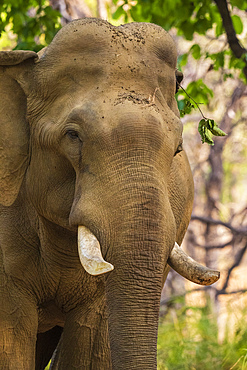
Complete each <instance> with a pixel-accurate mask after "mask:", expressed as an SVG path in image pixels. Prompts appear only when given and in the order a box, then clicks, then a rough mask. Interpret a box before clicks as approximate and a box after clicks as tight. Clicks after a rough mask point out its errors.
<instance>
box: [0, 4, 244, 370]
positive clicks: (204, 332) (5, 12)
mask: <svg viewBox="0 0 247 370" xmlns="http://www.w3.org/2000/svg"><path fill="white" fill-rule="evenodd" d="M83 17H100V18H103V19H107V20H108V21H109V22H111V23H113V24H114V25H119V24H122V23H126V22H133V21H137V22H152V23H156V24H158V25H160V26H161V27H163V28H164V29H166V30H167V31H169V32H170V34H171V35H172V36H173V37H174V39H175V42H176V44H177V48H178V54H179V57H178V68H179V69H180V70H181V71H182V72H183V74H184V80H183V82H182V87H183V89H185V90H186V92H187V94H188V95H189V96H190V97H191V98H192V99H190V98H188V95H187V94H186V92H185V91H184V90H183V89H180V90H179V92H178V93H177V101H178V106H179V109H180V112H181V117H182V122H183V124H184V147H185V149H186V152H187V154H188V157H189V160H190V164H191V168H192V172H193V176H194V182H195V201H194V209H193V214H192V218H191V223H190V226H189V229H188V232H187V235H186V238H185V240H184V243H183V248H185V249H187V251H188V252H189V254H190V255H191V256H192V257H193V258H195V259H196V260H198V261H200V262H201V263H204V264H206V265H208V266H209V267H212V268H216V269H219V270H220V272H221V279H220V281H219V282H218V283H216V284H214V286H212V287H207V288H200V287H197V286H196V285H195V284H193V283H188V282H185V281H184V280H183V278H181V277H180V276H178V275H177V274H176V273H175V272H174V271H171V272H170V273H169V275H168V279H167V282H166V285H165V288H164V290H163V292H162V297H161V310H160V316H161V319H160V330H159V340H158V364H159V365H158V366H159V367H158V368H159V369H172V370H174V369H188V370H189V369H190V370H191V369H196V370H199V369H203V370H204V369H247V321H246V310H247V294H246V291H247V274H246V266H247V254H246V249H247V163H246V154H247V130H246V128H247V124H246V122H247V87H246V81H247V50H246V48H245V46H246V47H247V1H245V0H232V1H226V0H215V1H209V0H205V1H200V0H195V1H191V0H98V1H96V0H84V1H83V0H50V1H48V0H5V1H4V3H2V2H1V3H0V50H11V49H29V50H34V51H39V50H40V49H42V48H43V47H44V46H46V45H47V44H49V43H50V42H51V40H52V38H53V36H54V35H55V33H56V32H57V31H58V30H59V29H60V28H61V27H62V26H63V25H65V24H66V23H68V22H70V21H71V20H73V19H76V18H83ZM196 103H197V104H196ZM197 105H198V106H199V108H200V110H201V111H202V112H203V115H204V116H205V117H209V118H210V119H213V120H215V122H217V123H218V125H219V127H220V128H221V129H222V130H224V131H225V132H226V133H227V136H224V137H214V138H213V140H214V145H207V144H202V142H201V137H200V135H199V133H198V123H199V121H200V120H201V119H202V115H201V112H200V110H199V109H198V106H197Z"/></svg>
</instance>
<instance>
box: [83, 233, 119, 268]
mask: <svg viewBox="0 0 247 370" xmlns="http://www.w3.org/2000/svg"><path fill="white" fill-rule="evenodd" d="M78 252H79V257H80V261H81V264H82V266H83V267H84V269H85V270H86V271H87V272H88V273H89V274H90V275H100V274H104V273H106V272H108V271H112V270H113V269H114V267H113V265H112V264H111V263H109V262H106V261H105V260H104V259H103V257H102V254H101V248H100V244H99V241H98V240H97V238H96V237H95V236H94V235H93V234H92V233H91V231H90V230H89V229H87V228H86V227H85V226H78Z"/></svg>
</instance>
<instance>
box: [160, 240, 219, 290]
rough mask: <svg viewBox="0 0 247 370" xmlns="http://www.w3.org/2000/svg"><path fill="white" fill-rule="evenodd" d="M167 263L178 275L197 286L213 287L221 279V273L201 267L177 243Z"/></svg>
mask: <svg viewBox="0 0 247 370" xmlns="http://www.w3.org/2000/svg"><path fill="white" fill-rule="evenodd" d="M167 262H168V264H169V265H170V266H171V267H172V268H173V269H174V270H175V271H176V272H177V273H178V274H180V275H181V276H183V277H184V278H186V279H188V280H190V281H192V282H193V283H196V284H200V285H211V284H213V283H215V282H216V281H217V280H218V279H219V277H220V273H219V271H215V270H211V269H209V268H208V267H205V266H202V265H200V264H199V263H198V262H196V261H194V260H193V259H192V258H191V257H189V256H187V254H186V253H185V252H184V251H183V250H182V249H181V248H180V247H179V245H178V244H177V243H175V244H174V248H173V250H172V251H171V255H170V257H169V258H168V261H167Z"/></svg>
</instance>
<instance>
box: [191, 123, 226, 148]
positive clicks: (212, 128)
mask: <svg viewBox="0 0 247 370" xmlns="http://www.w3.org/2000/svg"><path fill="white" fill-rule="evenodd" d="M198 131H199V134H200V135H201V138H202V143H207V144H209V145H214V141H213V139H212V135H214V136H226V135H227V134H226V133H225V132H224V131H222V130H221V129H220V128H219V127H218V125H217V123H216V122H215V121H214V120H213V119H208V118H203V119H201V121H200V122H199V125H198Z"/></svg>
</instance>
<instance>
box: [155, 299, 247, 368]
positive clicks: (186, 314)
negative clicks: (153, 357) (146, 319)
mask: <svg viewBox="0 0 247 370" xmlns="http://www.w3.org/2000/svg"><path fill="white" fill-rule="evenodd" d="M230 334H231V335H230ZM246 343H247V325H246V324H245V325H243V321H241V322H240V321H239V323H238V324H237V326H236V330H235V332H234V334H233V333H229V335H228V336H226V338H225V339H224V341H223V343H222V344H219V343H218V328H217V320H216V317H215V315H214V313H213V310H212V308H211V306H210V304H209V303H207V305H206V306H205V307H188V306H187V307H186V306H185V307H183V308H181V309H180V310H176V311H175V310H174V309H170V310H169V313H168V315H166V316H165V317H164V318H162V319H161V321H160V326H159V336H158V369H159V370H174V369H176V370H191V369H196V370H211V369H215V370H224V369H225V370H228V369H230V368H233V369H243V370H244V369H247V366H246V365H247V363H246V360H247V344H246ZM234 365H235V366H234Z"/></svg>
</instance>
